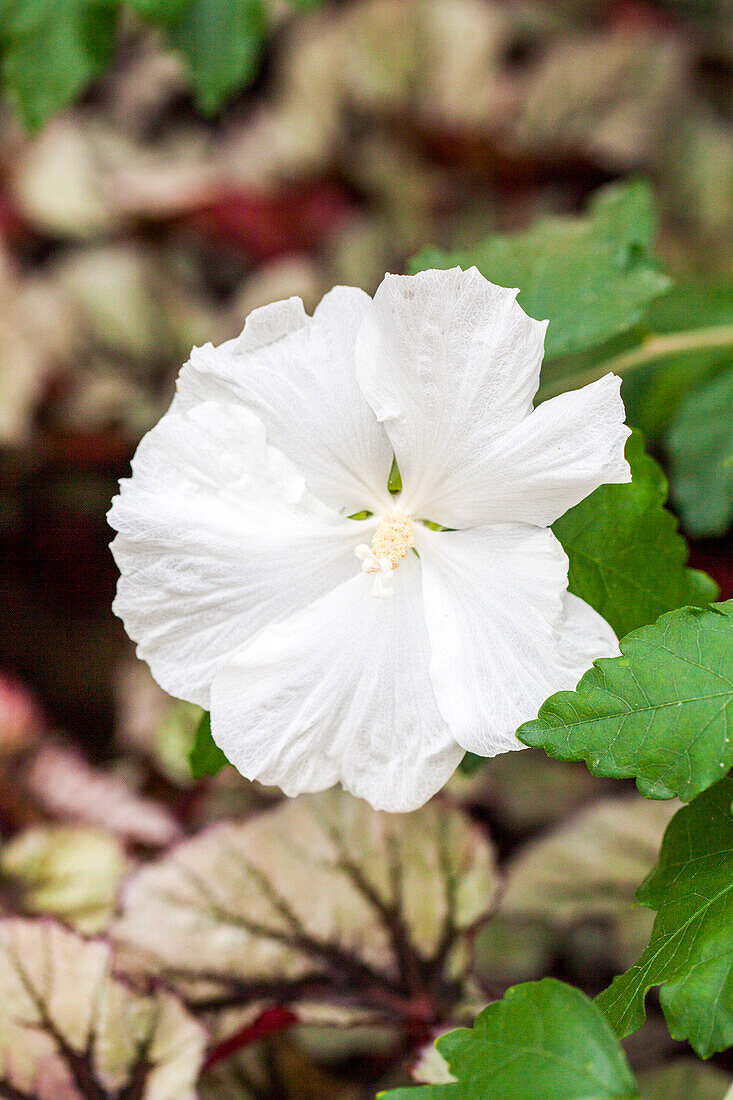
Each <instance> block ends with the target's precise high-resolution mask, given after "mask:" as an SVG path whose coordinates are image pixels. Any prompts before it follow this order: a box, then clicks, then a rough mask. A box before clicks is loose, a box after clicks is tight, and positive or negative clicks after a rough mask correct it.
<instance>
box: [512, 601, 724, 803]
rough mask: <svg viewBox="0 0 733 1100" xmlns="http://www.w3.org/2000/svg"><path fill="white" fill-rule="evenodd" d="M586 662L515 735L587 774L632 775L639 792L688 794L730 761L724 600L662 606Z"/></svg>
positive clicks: (717, 774)
mask: <svg viewBox="0 0 733 1100" xmlns="http://www.w3.org/2000/svg"><path fill="white" fill-rule="evenodd" d="M621 651H622V656H621V657H611V658H607V659H605V660H599V661H596V662H595V665H594V667H593V668H592V669H591V670H590V672H586V674H585V676H584V677H583V679H582V680H581V681H580V683H579V684H578V687H577V689H576V690H575V691H561V692H559V693H558V694H557V695H553V696H551V697H550V699H548V700H547V702H546V703H544V704H543V705H542V707H541V708H540V713H539V717H538V718H537V719H536V720H535V721H533V722H528V723H526V724H525V725H524V726H522V727H521V728H520V729H519V730H518V732H517V737H518V738H519V740H520V741H523V742H524V743H525V744H526V745H534V746H539V747H540V748H543V749H544V750H545V752H547V753H548V754H549V755H550V756H555V757H559V758H560V759H563V760H585V762H586V763H587V765H588V767H589V768H590V770H591V771H592V772H593V774H594V775H605V776H611V777H613V778H616V779H620V778H622V777H628V776H634V777H635V778H636V784H637V786H638V788H639V790H640V791H641V793H642V794H643V795H644V796H645V797H646V798H671V797H672V796H673V795H678V796H679V797H680V798H681V799H683V800H684V801H686V802H687V801H689V800H690V799H692V798H694V797H695V796H696V795H698V794H700V792H701V791H703V790H705V788H706V787H709V786H710V785H711V784H712V783H715V782H716V781H717V780H718V779H719V778H720V777H721V775H723V774H724V773H725V770H726V769H729V768H730V767H731V765H733V744H731V738H730V728H731V725H733V600H729V601H728V602H727V603H723V604H717V605H716V606H715V607H712V608H709V609H708V610H702V609H701V608H695V607H687V608H681V609H680V610H677V611H672V612H670V613H669V614H668V615H664V616H663V617H662V618H661V619H659V621H658V622H656V623H654V625H653V626H648V627H643V628H642V629H641V630H637V631H635V632H634V633H633V634H630V635H628V637H626V638H625V639H624V640H623V642H622V643H621Z"/></svg>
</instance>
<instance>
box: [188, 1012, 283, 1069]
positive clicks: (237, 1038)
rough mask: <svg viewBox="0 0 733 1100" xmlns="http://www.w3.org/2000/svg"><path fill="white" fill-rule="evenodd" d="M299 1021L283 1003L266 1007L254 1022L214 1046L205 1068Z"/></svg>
mask: <svg viewBox="0 0 733 1100" xmlns="http://www.w3.org/2000/svg"><path fill="white" fill-rule="evenodd" d="M297 1022H298V1017H297V1016H296V1015H295V1013H294V1012H291V1011H290V1009H289V1008H283V1006H282V1005H275V1007H274V1008H266V1009H265V1010H264V1012H261V1013H260V1014H259V1016H257V1017H256V1018H255V1019H254V1020H253V1021H252V1023H250V1024H245V1026H244V1027H240V1028H239V1030H238V1031H235V1032H234V1034H233V1035H230V1036H229V1038H228V1039H224V1040H223V1042H221V1043H218V1044H217V1045H216V1046H215V1047H212V1049H211V1050H210V1051H209V1053H208V1055H207V1057H206V1061H205V1062H204V1067H203V1068H204V1069H210V1068H211V1066H215V1065H216V1064H217V1062H222V1061H223V1060H224V1059H225V1058H231V1056H232V1055H233V1054H236V1053H237V1051H238V1050H241V1049H242V1048H243V1047H247V1046H250V1044H251V1043H256V1042H258V1041H259V1040H260V1039H264V1038H265V1037H266V1036H267V1035H275V1034H277V1032H278V1031H285V1030H286V1028H289V1027H292V1026H293V1024H296V1023H297Z"/></svg>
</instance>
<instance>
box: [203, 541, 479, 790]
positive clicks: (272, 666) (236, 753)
mask: <svg viewBox="0 0 733 1100" xmlns="http://www.w3.org/2000/svg"><path fill="white" fill-rule="evenodd" d="M399 573H400V575H399V581H398V583H397V582H396V583H395V590H394V596H392V597H391V598H390V599H386V600H376V599H374V598H373V597H372V596H370V595H369V589H370V581H369V578H368V577H365V576H364V575H363V574H361V575H357V576H354V577H352V579H351V580H349V581H347V582H346V583H345V584H342V585H340V586H339V587H338V588H336V589H334V590H333V591H332V592H329V593H328V595H326V596H323V597H322V598H321V599H320V600H318V601H316V602H315V603H314V604H312V605H311V606H310V607H308V608H306V609H305V610H304V611H301V612H299V613H298V614H297V615H294V616H293V617H292V618H290V619H288V620H286V621H285V622H282V623H278V624H276V625H274V626H272V627H269V628H268V629H267V630H264V631H262V633H261V634H259V635H258V636H257V637H256V638H255V639H254V641H252V642H251V643H250V644H249V645H248V646H245V647H244V649H243V650H242V651H241V652H240V653H238V654H237V656H236V658H235V659H234V660H233V661H231V662H230V663H229V664H227V665H226V666H225V667H224V668H223V669H221V670H220V672H219V673H218V674H217V676H216V679H215V680H214V685H213V689H212V700H211V702H212V709H211V719H212V727H211V728H212V733H213V735H214V738H215V740H216V741H217V743H218V744H219V745H220V746H221V748H222V749H223V750H224V752H225V754H226V755H227V757H228V758H229V760H231V761H232V763H233V764H235V765H236V767H237V768H239V770H240V771H241V772H242V773H243V774H244V775H245V776H247V777H248V778H249V779H259V780H261V781H262V782H264V783H273V784H277V785H279V786H280V787H282V789H283V790H284V791H285V793H286V794H298V793H299V792H300V791H318V790H322V789H323V788H325V787H330V786H331V785H332V784H333V783H336V782H337V781H339V780H340V781H341V783H342V784H343V786H344V787H345V788H346V789H347V790H349V791H351V792H352V793H353V794H356V795H359V796H360V797H362V798H365V799H367V801H369V802H370V803H371V804H372V806H374V807H375V808H376V809H383V810H395V811H404V810H412V809H415V807H417V806H420V805H422V804H423V803H424V802H426V801H427V799H428V798H430V796H431V795H433V794H435V792H436V791H437V790H439V789H440V788H441V787H442V786H443V784H444V783H445V782H446V780H447V779H448V778H449V776H450V775H451V774H452V772H453V771H454V769H455V767H456V765H457V764H458V762H459V760H460V759H461V756H462V755H463V750H462V749H461V748H459V746H458V745H457V744H456V742H455V740H454V738H453V736H452V735H451V732H450V730H449V728H448V725H447V724H446V722H445V721H444V720H443V718H441V716H440V714H439V712H438V708H437V706H436V702H435V696H434V693H433V688H432V684H431V681H430V674H429V665H430V646H429V641H428V634H427V630H426V627H425V615H424V612H423V607H422V593H421V587H420V567H419V563H418V561H417V559H416V558H415V556H414V555H412V554H411V555H409V557H408V558H407V559H406V560H405V562H404V563H403V564H402V565H401V566H400V571H399Z"/></svg>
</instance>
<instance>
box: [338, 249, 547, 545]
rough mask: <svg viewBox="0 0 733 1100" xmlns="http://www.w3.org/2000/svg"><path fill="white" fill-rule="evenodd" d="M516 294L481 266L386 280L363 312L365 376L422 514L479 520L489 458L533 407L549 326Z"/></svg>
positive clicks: (361, 364)
mask: <svg viewBox="0 0 733 1100" xmlns="http://www.w3.org/2000/svg"><path fill="white" fill-rule="evenodd" d="M516 295H517V291H516V290H507V289H506V288H504V287H500V286H495V285H494V284H493V283H490V282H488V280H486V279H484V277H483V276H482V275H481V274H480V272H478V271H477V270H476V268H471V269H470V270H469V271H461V270H460V268H453V269H451V270H450V271H424V272H421V273H420V274H419V275H414V276H400V275H387V276H385V279H384V281H383V282H382V284H381V286H380V287H379V289H378V290H377V293H376V294H375V296H374V302H373V305H372V307H371V309H369V310H368V311H367V312H366V313H365V315H364V320H363V323H362V326H361V330H360V332H359V337H358V340H357V348H356V355H357V376H358V379H359V384H360V386H361V388H362V390H363V392H364V394H365V396H366V398H367V400H368V401H369V403H370V405H371V406H372V408H373V409H374V411H375V413H376V415H377V418H378V419H379V420H380V421H382V422H383V424H384V427H385V429H386V431H387V434H388V435H389V438H390V440H391V441H392V445H393V447H394V452H395V455H396V457H397V463H398V465H399V468H400V473H401V475H402V484H403V488H404V495H405V500H406V507H407V508H408V509H409V510H411V511H412V513H413V515H418V516H420V517H422V518H426V519H431V520H434V521H435V522H438V523H443V524H444V525H445V526H451V527H452V526H463V525H466V524H471V523H474V522H477V519H476V517H475V516H474V514H473V511H472V507H471V502H472V499H473V495H474V491H475V487H476V483H477V482H481V481H482V480H483V479H484V478H485V477H486V476H487V474H488V476H490V471H487V468H486V466H485V464H484V463H483V461H482V458H483V453H484V451H485V450H486V448H487V447H490V446H491V444H492V443H493V442H494V440H495V439H496V437H497V435H499V434H503V433H504V432H506V431H507V430H508V429H510V428H512V427H514V425H516V424H518V423H519V422H520V421H522V420H523V419H524V418H525V417H526V416H527V414H528V413H529V412H530V411H531V409H532V398H533V396H534V394H535V392H536V390H537V385H538V380H539V371H540V364H541V361H542V351H543V344H544V334H545V328H546V324H545V323H544V322H539V321H534V320H532V319H531V318H530V317H528V316H527V315H526V313H524V311H523V310H522V309H521V307H520V306H519V305H518V304H517V302H516V300H515V299H516ZM439 506H440V507H439Z"/></svg>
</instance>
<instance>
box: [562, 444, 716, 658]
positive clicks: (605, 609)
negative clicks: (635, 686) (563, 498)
mask: <svg viewBox="0 0 733 1100" xmlns="http://www.w3.org/2000/svg"><path fill="white" fill-rule="evenodd" d="M626 458H627V459H628V462H629V465H630V466H631V474H632V479H633V480H632V481H631V482H630V483H628V484H625V485H601V486H600V488H598V489H596V491H595V492H594V493H591V495H590V496H589V497H586V499H585V500H582V501H581V502H580V504H577V505H576V506H575V508H571V509H570V511H569V512H566V513H565V515H564V516H561V518H560V519H559V520H558V521H557V522H556V523H555V524H554V525H553V531H554V532H555V534H556V535H557V537H558V539H559V540H560V542H561V543H562V545H563V548H564V549H565V552H566V554H567V555H568V558H569V559H570V571H569V576H568V584H569V588H570V591H571V592H572V593H574V595H576V596H579V597H580V598H581V599H583V600H585V601H586V603H589V604H590V605H591V607H594V608H595V609H596V611H597V612H598V613H599V614H600V615H602V616H603V617H604V619H606V620H607V622H609V623H610V624H611V626H612V627H613V629H614V630H615V631H616V633H617V634H618V636H619V637H623V635H624V634H628V632H629V631H630V630H635V629H636V628H637V627H639V626H646V625H647V623H652V622H654V620H655V619H657V618H658V617H659V616H660V615H662V614H664V612H665V611H671V610H672V609H673V608H675V607H682V606H683V605H686V604H701V605H704V604H708V603H710V602H711V601H712V600H714V599H715V598H716V597H717V594H718V588H717V585H716V584H715V582H714V581H712V580H711V579H710V578H709V577H707V576H706V575H705V574H704V573H700V572H698V571H697V570H691V569H687V568H686V562H687V554H688V551H687V545H686V543H685V540H684V539H683V538H682V536H681V535H680V534H679V533H678V531H677V520H676V519H675V517H674V516H673V515H672V513H671V512H669V511H667V509H666V508H665V507H664V502H665V500H666V499H667V480H666V478H665V476H664V473H663V472H662V470H661V468H660V467H659V465H658V464H657V463H656V462H655V461H654V459H653V458H650V456H649V455H647V454H646V453H645V451H644V443H643V440H642V437H641V435H640V434H639V433H638V432H634V434H633V435H632V436H631V437H630V438H629V440H628V442H627V444H626Z"/></svg>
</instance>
